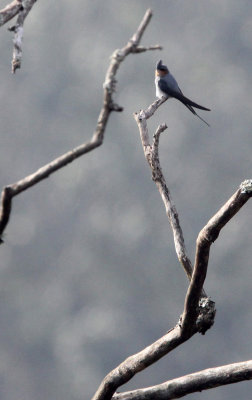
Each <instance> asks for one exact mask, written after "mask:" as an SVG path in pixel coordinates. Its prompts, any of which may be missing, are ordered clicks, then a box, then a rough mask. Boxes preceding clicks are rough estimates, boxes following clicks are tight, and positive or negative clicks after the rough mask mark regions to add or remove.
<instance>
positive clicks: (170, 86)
mask: <svg viewBox="0 0 252 400" xmlns="http://www.w3.org/2000/svg"><path fill="white" fill-rule="evenodd" d="M155 85H156V97H158V98H160V99H161V98H162V97H163V96H166V97H167V99H169V98H170V97H174V98H175V99H177V100H179V101H181V103H183V104H184V105H185V106H186V107H187V108H188V110H190V111H191V112H192V113H193V114H194V115H196V116H197V117H198V118H199V119H201V121H203V122H205V124H206V125H207V126H210V125H209V124H208V123H207V122H206V121H205V120H204V119H203V118H201V117H200V116H199V115H198V114H197V113H196V111H195V110H194V108H198V109H200V110H204V111H211V110H210V109H209V108H206V107H203V106H200V105H199V104H197V103H195V102H194V101H192V100H190V99H188V98H187V97H185V96H184V95H183V93H182V91H181V89H180V87H179V85H178V83H177V81H176V79H175V78H174V76H173V75H172V74H171V73H170V71H169V69H168V68H167V66H166V65H164V64H163V63H162V60H159V62H158V63H157V67H156V72H155ZM193 107H194V108H193Z"/></svg>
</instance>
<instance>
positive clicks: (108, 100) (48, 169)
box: [0, 2, 160, 237]
mask: <svg viewBox="0 0 252 400" xmlns="http://www.w3.org/2000/svg"><path fill="white" fill-rule="evenodd" d="M28 3H29V2H28ZM30 5H31V3H30ZM151 17H152V11H151V10H150V9H148V10H147V11H146V13H145V15H144V17H143V19H142V21H141V23H140V25H139V27H138V29H137V30H136V32H135V33H134V35H133V36H132V38H131V39H130V40H129V41H128V43H127V44H126V45H125V46H124V47H123V48H121V49H118V50H116V51H115V52H114V53H113V54H112V56H111V61H110V65H109V67H108V70H107V73H106V77H105V82H104V84H103V89H104V96H103V106H102V108H101V111H100V114H99V117H98V121H97V126H96V129H95V131H94V133H93V136H92V138H91V140H90V141H89V142H87V143H83V144H81V145H80V146H78V147H76V148H75V149H73V150H71V151H69V152H67V153H66V154H63V155H62V156H60V157H58V158H56V159H55V160H53V161H51V162H50V163H49V164H46V165H45V166H43V167H41V168H39V169H38V170H37V171H36V172H34V173H33V174H31V175H29V176H27V177H25V178H23V179H21V180H19V181H18V182H16V183H13V184H11V185H8V186H6V187H4V188H3V190H2V195H1V210H0V237H1V236H2V234H3V231H4V229H5V228H6V225H7V224H8V221H9V217H10V212H11V202H12V198H13V197H14V196H16V195H18V194H19V193H21V192H23V191H24V190H26V189H28V188H30V187H31V186H33V185H35V184H37V183H38V182H40V181H41V180H43V179H45V178H47V177H48V176H50V175H51V174H52V173H53V172H55V171H57V170H59V169H60V168H62V167H64V166H66V165H67V164H69V163H70V162H72V161H74V160H76V159H77V158H78V157H80V156H82V155H83V154H86V153H88V152H89V151H91V150H93V149H95V148H96V147H99V146H100V145H101V144H102V143H103V139H104V132H105V129H106V127H107V122H108V119H109V116H110V113H111V112H112V111H123V108H122V107H120V106H119V105H117V104H116V103H115V102H114V100H113V93H114V92H115V88H116V79H115V77H116V73H117V70H118V68H119V66H120V64H121V63H122V62H123V60H124V59H125V57H126V56H127V55H129V54H130V53H136V52H137V51H136V49H137V48H138V45H139V42H140V40H141V38H142V35H143V33H144V31H145V29H146V27H147V25H148V23H149V21H150V19H151ZM157 48H160V47H157ZM145 49H146V51H147V50H148V48H145Z"/></svg>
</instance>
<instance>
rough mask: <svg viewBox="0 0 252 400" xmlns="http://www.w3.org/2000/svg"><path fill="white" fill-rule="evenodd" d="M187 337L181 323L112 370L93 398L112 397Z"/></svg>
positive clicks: (95, 399) (101, 399) (106, 398)
mask: <svg viewBox="0 0 252 400" xmlns="http://www.w3.org/2000/svg"><path fill="white" fill-rule="evenodd" d="M185 340H187V339H186V338H184V337H183V336H182V335H181V328H180V326H179V324H177V326H175V328H173V329H171V330H170V331H169V332H167V334H166V335H165V336H163V337H161V338H160V339H158V340H157V341H156V342H154V343H152V344H151V345H150V346H148V347H146V348H145V349H143V350H142V351H140V352H139V353H136V354H134V355H132V356H130V357H128V358H127V359H126V360H125V361H123V362H122V363H121V364H120V365H118V367H116V368H115V369H114V370H113V371H111V372H110V373H109V374H108V375H107V376H106V377H105V378H104V379H103V381H102V383H101V385H100V387H99V388H98V390H97V392H96V393H95V395H94V397H93V398H92V400H108V399H111V398H112V396H113V394H114V393H115V391H116V390H117V389H118V387H120V386H122V385H124V384H125V383H127V382H128V381H130V380H131V379H132V377H133V376H134V375H136V374H137V373H138V372H140V371H143V370H144V369H145V368H147V367H149V366H150V365H151V364H153V363H155V362H156V361H158V360H159V359H160V358H162V357H163V356H165V355H166V354H168V353H169V352H170V351H172V350H173V349H175V348H176V347H177V346H179V345H180V344H182V343H183V342H184V341H185Z"/></svg>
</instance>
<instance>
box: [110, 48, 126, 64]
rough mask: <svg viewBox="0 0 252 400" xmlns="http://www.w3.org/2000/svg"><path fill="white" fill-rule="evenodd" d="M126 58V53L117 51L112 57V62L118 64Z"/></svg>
mask: <svg viewBox="0 0 252 400" xmlns="http://www.w3.org/2000/svg"><path fill="white" fill-rule="evenodd" d="M124 58H125V55H124V53H123V52H122V50H121V49H116V50H115V51H114V53H113V54H112V56H111V59H112V60H115V61H118V62H121V61H123V60H124Z"/></svg>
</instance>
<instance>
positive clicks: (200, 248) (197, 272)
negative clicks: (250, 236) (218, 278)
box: [182, 179, 252, 332]
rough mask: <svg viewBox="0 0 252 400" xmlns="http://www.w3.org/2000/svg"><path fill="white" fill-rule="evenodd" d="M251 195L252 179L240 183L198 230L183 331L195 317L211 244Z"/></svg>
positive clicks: (191, 323) (189, 327)
mask: <svg viewBox="0 0 252 400" xmlns="http://www.w3.org/2000/svg"><path fill="white" fill-rule="evenodd" d="M251 196H252V179H250V180H249V179H248V180H246V181H244V182H242V183H241V185H240V187H239V189H238V190H237V191H236V192H235V193H234V194H233V196H231V197H230V199H229V200H228V201H227V202H226V203H225V204H224V205H223V207H221V209H220V210H219V211H218V212H217V213H216V214H215V215H214V216H213V217H212V218H211V219H210V220H209V221H208V223H207V224H206V226H205V227H204V228H203V229H202V230H201V231H200V233H199V235H198V238H197V242H196V255H195V263H194V269H193V276H192V280H191V282H190V285H189V288H188V291H187V295H186V298H185V306H184V313H183V319H182V330H183V332H189V331H190V329H193V328H192V327H193V325H194V324H195V322H196V318H197V313H198V310H197V307H198V303H199V299H200V296H201V290H202V288H203V284H204V281H205V278H206V273H207V267H208V259H209V252H210V246H211V244H212V243H213V242H214V241H215V240H216V239H217V238H218V236H219V233H220V230H221V229H222V228H223V227H224V226H225V225H226V224H227V222H229V221H230V219H231V218H232V217H233V216H234V215H235V214H236V213H237V212H238V211H239V210H240V209H241V207H242V206H243V205H244V204H245V203H246V202H247V201H248V200H249V198H250V197H251Z"/></svg>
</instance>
